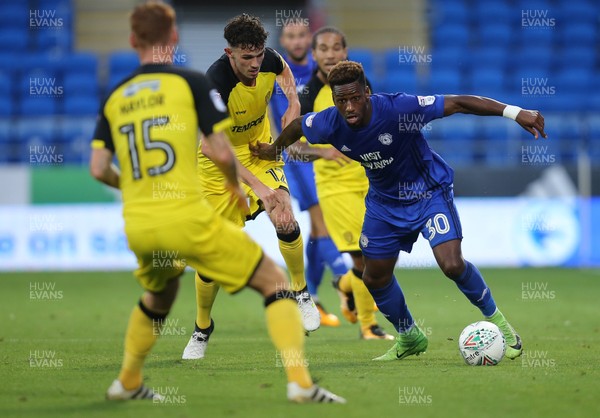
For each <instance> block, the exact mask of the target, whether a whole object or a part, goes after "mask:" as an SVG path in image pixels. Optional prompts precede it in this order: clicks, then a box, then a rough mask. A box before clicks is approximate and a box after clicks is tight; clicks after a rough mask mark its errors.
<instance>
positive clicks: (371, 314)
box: [350, 270, 377, 328]
mask: <svg viewBox="0 0 600 418" xmlns="http://www.w3.org/2000/svg"><path fill="white" fill-rule="evenodd" d="M350 281H351V283H352V293H353V294H354V303H355V304H356V314H357V316H358V322H360V326H361V327H362V328H368V327H370V326H371V325H374V324H376V323H377V320H376V319H375V301H374V300H373V296H371V294H370V293H369V289H367V286H365V283H364V282H363V281H362V279H359V278H358V277H357V276H356V275H355V274H354V272H353V271H352V270H350Z"/></svg>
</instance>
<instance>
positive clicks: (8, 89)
mask: <svg viewBox="0 0 600 418" xmlns="http://www.w3.org/2000/svg"><path fill="white" fill-rule="evenodd" d="M13 78H14V74H12V73H11V72H8V71H5V70H2V69H0V97H5V98H9V97H10V96H11V95H12V87H13V86H12V84H13V83H12V81H11V80H12V79H13Z"/></svg>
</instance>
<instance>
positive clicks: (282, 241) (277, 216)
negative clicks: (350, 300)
mask: <svg viewBox="0 0 600 418" xmlns="http://www.w3.org/2000/svg"><path fill="white" fill-rule="evenodd" d="M275 193H276V196H277V205H275V206H274V207H273V208H271V209H270V210H269V211H268V215H269V218H270V219H271V222H272V223H273V225H274V226H275V230H276V231H277V238H279V250H280V251H281V255H282V256H283V259H284V260H285V264H286V266H287V268H288V272H289V274H290V278H291V289H292V290H293V291H294V292H295V293H296V300H297V302H298V307H299V308H300V312H301V313H302V321H303V323H304V329H305V330H306V331H314V330H316V329H318V328H319V325H320V323H321V321H320V315H319V311H318V310H317V307H316V306H315V303H314V302H313V300H312V298H311V297H310V293H309V292H308V289H307V286H306V280H305V278H304V245H303V242H302V235H301V234H300V226H299V225H298V222H296V218H295V217H294V213H293V211H292V202H291V200H290V195H289V193H288V192H287V190H285V189H277V190H275Z"/></svg>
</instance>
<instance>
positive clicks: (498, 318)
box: [485, 308, 517, 345]
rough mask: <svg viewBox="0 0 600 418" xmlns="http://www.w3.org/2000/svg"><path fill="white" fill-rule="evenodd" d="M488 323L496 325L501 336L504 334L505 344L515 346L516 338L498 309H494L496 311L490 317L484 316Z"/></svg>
mask: <svg viewBox="0 0 600 418" xmlns="http://www.w3.org/2000/svg"><path fill="white" fill-rule="evenodd" d="M485 319H487V320H488V321H490V322H491V323H493V324H496V326H497V327H498V328H500V331H502V334H504V339H505V340H506V344H508V345H515V344H516V343H517V338H516V337H515V333H514V330H513V329H512V327H511V326H510V324H509V323H508V321H507V320H506V318H505V317H504V314H502V312H500V309H498V308H496V311H495V312H494V313H493V314H492V315H491V316H486V318H485Z"/></svg>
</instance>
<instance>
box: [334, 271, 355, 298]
mask: <svg viewBox="0 0 600 418" xmlns="http://www.w3.org/2000/svg"><path fill="white" fill-rule="evenodd" d="M337 287H338V289H340V290H341V291H342V292H344V293H352V270H348V271H347V272H346V273H344V274H343V275H342V276H341V277H340V279H339V281H338V283H337Z"/></svg>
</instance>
